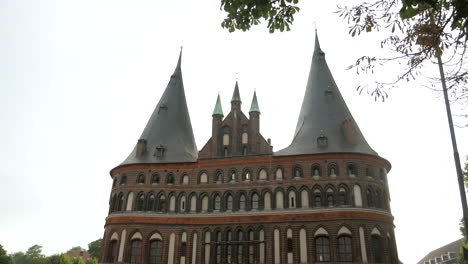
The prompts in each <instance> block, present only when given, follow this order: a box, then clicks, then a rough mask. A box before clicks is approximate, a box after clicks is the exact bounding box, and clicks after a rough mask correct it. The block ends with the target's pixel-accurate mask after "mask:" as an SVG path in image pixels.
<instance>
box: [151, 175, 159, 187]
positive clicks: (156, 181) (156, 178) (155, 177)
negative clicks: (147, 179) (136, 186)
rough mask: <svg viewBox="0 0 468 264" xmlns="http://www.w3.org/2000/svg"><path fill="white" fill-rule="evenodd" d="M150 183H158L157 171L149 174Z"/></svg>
mask: <svg viewBox="0 0 468 264" xmlns="http://www.w3.org/2000/svg"><path fill="white" fill-rule="evenodd" d="M151 184H159V175H158V174H157V173H154V174H153V175H151Z"/></svg>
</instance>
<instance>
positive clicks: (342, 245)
mask: <svg viewBox="0 0 468 264" xmlns="http://www.w3.org/2000/svg"><path fill="white" fill-rule="evenodd" d="M337 247H338V261H339V262H352V261H353V244H352V243H351V237H350V236H347V235H343V236H340V237H338V243H337Z"/></svg>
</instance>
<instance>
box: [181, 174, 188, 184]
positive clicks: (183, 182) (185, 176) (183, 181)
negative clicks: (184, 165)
mask: <svg viewBox="0 0 468 264" xmlns="http://www.w3.org/2000/svg"><path fill="white" fill-rule="evenodd" d="M189 181H190V179H189V176H188V175H187V174H185V175H184V176H182V181H181V182H182V184H189Z"/></svg>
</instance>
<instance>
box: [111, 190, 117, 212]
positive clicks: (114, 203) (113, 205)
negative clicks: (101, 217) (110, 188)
mask: <svg viewBox="0 0 468 264" xmlns="http://www.w3.org/2000/svg"><path fill="white" fill-rule="evenodd" d="M116 203H117V195H116V194H114V195H113V196H112V198H111V200H110V204H109V214H111V213H112V212H114V211H115V208H116V207H117V206H116Z"/></svg>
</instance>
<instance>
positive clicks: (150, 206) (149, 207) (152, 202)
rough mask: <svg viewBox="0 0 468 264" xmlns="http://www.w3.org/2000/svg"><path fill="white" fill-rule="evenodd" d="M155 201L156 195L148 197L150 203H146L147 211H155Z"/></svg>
mask: <svg viewBox="0 0 468 264" xmlns="http://www.w3.org/2000/svg"><path fill="white" fill-rule="evenodd" d="M155 200H156V197H154V194H152V193H150V194H149V195H148V202H147V203H146V211H153V210H154V202H155Z"/></svg>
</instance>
